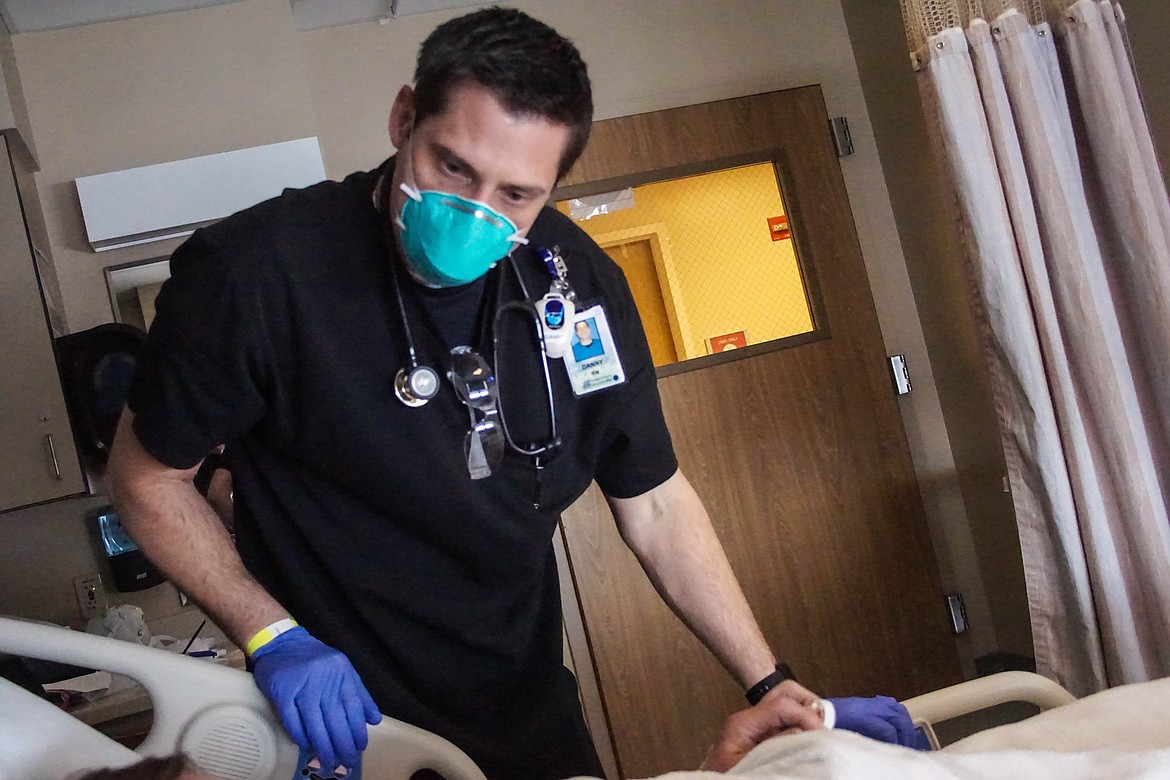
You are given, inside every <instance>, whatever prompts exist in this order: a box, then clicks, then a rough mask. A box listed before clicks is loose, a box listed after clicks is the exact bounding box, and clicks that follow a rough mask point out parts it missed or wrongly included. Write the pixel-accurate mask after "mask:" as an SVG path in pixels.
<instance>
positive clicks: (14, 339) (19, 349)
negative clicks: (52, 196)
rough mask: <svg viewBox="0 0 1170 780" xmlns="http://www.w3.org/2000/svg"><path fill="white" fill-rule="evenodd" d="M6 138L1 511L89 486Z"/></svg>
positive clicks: (1, 203)
mask: <svg viewBox="0 0 1170 780" xmlns="http://www.w3.org/2000/svg"><path fill="white" fill-rule="evenodd" d="M8 143H9V142H8V139H6V138H0V334H3V336H2V337H0V345H2V346H3V358H2V360H0V432H2V434H3V441H2V445H3V446H0V511H6V510H9V509H15V508H17V507H21V506H27V505H29V504H37V503H40V502H43V501H50V500H52V499H55V498H62V497H64V496H69V495H75V494H78V493H82V492H83V491H84V480H83V477H82V473H81V465H80V463H79V461H78V458H77V450H76V447H75V446H74V444H73V434H72V432H71V430H70V427H69V415H68V414H67V413H66V410H65V398H64V395H63V393H62V390H61V379H60V375H59V374H58V372H57V361H56V359H55V358H54V355H53V340H52V336H51V334H50V332H49V325H48V321H47V318H46V316H45V305H44V301H43V299H42V297H41V288H40V285H39V283H38V279H37V269H36V262H35V260H34V258H33V254H32V248H31V245H30V244H29V239H28V232H27V229H26V227H25V220H24V212H23V210H22V208H21V203H20V196H19V194H18V191H17V188H16V177H15V174H14V173H13V170H12V164H11V159H10V157H9V148H8Z"/></svg>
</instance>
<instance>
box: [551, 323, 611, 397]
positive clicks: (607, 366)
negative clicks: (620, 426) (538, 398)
mask: <svg viewBox="0 0 1170 780" xmlns="http://www.w3.org/2000/svg"><path fill="white" fill-rule="evenodd" d="M565 369H566V370H567V371H568V372H569V384H571V385H572V386H573V394H574V395H576V396H578V397H580V396H583V395H588V394H589V393H595V392H597V391H598V390H604V389H605V388H607V387H614V386H615V385H620V384H622V383H623V382H625V381H626V372H625V371H624V370H623V369H622V361H621V359H620V358H619V357H618V352H617V346H616V345H615V344H614V342H613V333H611V332H610V330H609V323H608V322H607V321H606V319H605V309H604V308H602V306H601V304H597V305H595V306H590V307H589V308H587V309H579V310H577V312H576V313H575V314H574V316H573V335H572V339H571V340H570V343H569V349H568V350H567V351H566V352H565Z"/></svg>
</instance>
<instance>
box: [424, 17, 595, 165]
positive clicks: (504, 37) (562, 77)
mask: <svg viewBox="0 0 1170 780" xmlns="http://www.w3.org/2000/svg"><path fill="white" fill-rule="evenodd" d="M414 81H415V85H414V111H415V121H416V122H420V123H421V122H422V121H423V120H424V119H426V118H427V117H429V116H432V115H435V114H441V113H442V112H443V111H444V110H445V109H446V107H447V98H448V96H449V95H450V94H451V91H452V90H454V89H455V88H456V87H459V86H462V85H464V84H468V83H471V84H478V85H479V86H481V87H485V88H487V89H488V90H490V91H491V92H492V94H493V95H495V97H496V99H497V100H499V101H500V103H501V104H502V105H503V106H504V108H505V109H507V110H508V111H510V112H511V113H513V114H517V115H519V116H535V117H541V118H543V119H547V120H550V121H552V122H556V123H558V124H562V125H566V126H567V127H568V128H569V130H570V135H569V141H568V143H567V144H566V145H565V150H564V153H563V154H562V155H561V164H560V169H559V170H558V171H557V179H558V180H559V179H560V178H561V177H562V176H564V175H565V174H566V173H567V172H568V170H569V168H572V167H573V163H575V162H576V161H577V158H578V157H580V156H581V152H582V151H584V149H585V144H586V142H587V141H588V140H589V129H590V126H591V125H592V122H593V91H592V88H591V87H590V85H589V73H588V71H587V69H586V67H585V63H584V62H583V61H582V59H581V54H580V53H579V52H578V51H577V47H576V46H574V45H573V44H572V43H571V42H570V41H569V40H568V39H566V38H564V37H562V36H561V35H560V34H559V33H558V32H557V31H556V30H554V29H553V28H551V27H549V26H548V25H547V24H544V23H543V22H539V21H537V20H536V19H533V18H532V17H531V16H529V15H528V14H525V13H523V12H522V11H517V10H516V9H514V8H486V9H484V10H482V11H476V12H475V13H472V14H467V15H466V16H460V17H457V18H455V19H452V20H451V21H449V22H445V23H444V24H441V25H439V26H438V27H436V28H435V30H434V32H432V33H431V34H430V35H429V36H428V37H427V39H426V40H425V41H423V44H422V48H420V49H419V52H418V64H417V66H416V68H415V71H414Z"/></svg>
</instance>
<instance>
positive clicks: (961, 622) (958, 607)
mask: <svg viewBox="0 0 1170 780" xmlns="http://www.w3.org/2000/svg"><path fill="white" fill-rule="evenodd" d="M947 612H948V613H950V616H951V631H954V632H955V633H956V634H965V633H967V605H966V604H964V603H963V594H962V593H948V594H947Z"/></svg>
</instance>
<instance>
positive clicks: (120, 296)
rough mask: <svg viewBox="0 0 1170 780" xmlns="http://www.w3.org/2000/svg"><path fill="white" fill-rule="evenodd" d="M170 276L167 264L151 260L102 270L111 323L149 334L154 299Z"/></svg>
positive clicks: (165, 260) (156, 258) (169, 266)
mask: <svg viewBox="0 0 1170 780" xmlns="http://www.w3.org/2000/svg"><path fill="white" fill-rule="evenodd" d="M170 275H171V261H170V258H167V257H155V258H151V259H149V260H141V261H139V262H135V263H126V264H124V265H115V266H110V267H109V268H107V269H106V287H107V288H108V289H109V292H110V306H112V307H113V309H114V321H115V322H124V323H126V324H127V325H134V326H135V327H138V328H141V329H142V330H150V323H151V322H152V321H153V320H154V299H155V298H156V297H157V296H158V291H159V290H160V289H162V285H163V282H165V281H166V280H167V279H168V278H169V277H170Z"/></svg>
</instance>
